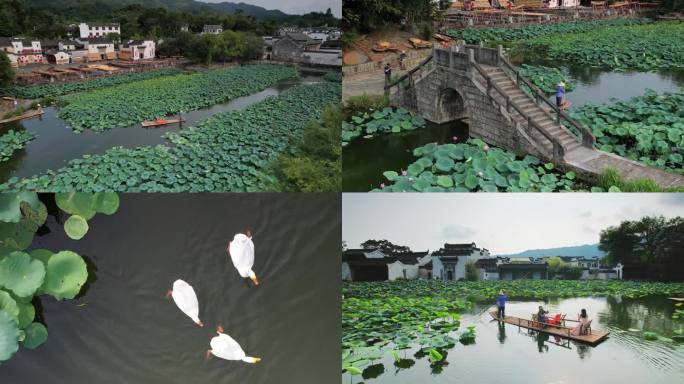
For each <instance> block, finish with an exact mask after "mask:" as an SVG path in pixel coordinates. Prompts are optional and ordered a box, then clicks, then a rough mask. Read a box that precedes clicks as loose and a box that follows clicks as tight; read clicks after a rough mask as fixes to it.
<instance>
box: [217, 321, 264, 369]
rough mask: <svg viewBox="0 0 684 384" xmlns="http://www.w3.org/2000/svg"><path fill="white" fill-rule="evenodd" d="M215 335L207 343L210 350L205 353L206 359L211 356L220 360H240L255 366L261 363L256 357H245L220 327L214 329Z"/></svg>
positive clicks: (240, 348) (238, 346)
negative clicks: (216, 334)
mask: <svg viewBox="0 0 684 384" xmlns="http://www.w3.org/2000/svg"><path fill="white" fill-rule="evenodd" d="M216 333H218V336H215V337H214V338H213V339H211V341H210V342H209V345H210V346H211V349H210V350H208V351H207V358H208V357H209V356H210V355H212V354H213V355H214V356H216V357H220V358H221V359H225V360H242V361H244V362H245V363H250V364H255V363H258V362H260V361H261V359H260V358H258V357H250V356H247V355H246V354H245V352H244V351H243V350H242V347H240V344H238V343H237V341H235V340H233V338H232V337H230V336H228V335H226V334H225V333H223V328H222V327H218V328H216Z"/></svg>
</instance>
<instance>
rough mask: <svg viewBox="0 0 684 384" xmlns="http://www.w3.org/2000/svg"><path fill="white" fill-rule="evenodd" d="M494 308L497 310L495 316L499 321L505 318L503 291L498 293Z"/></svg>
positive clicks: (504, 296)
mask: <svg viewBox="0 0 684 384" xmlns="http://www.w3.org/2000/svg"><path fill="white" fill-rule="evenodd" d="M496 306H497V308H498V309H499V311H498V314H497V316H498V317H499V318H500V319H503V318H505V317H506V295H504V291H503V289H502V290H500V291H499V297H498V298H497V300H496Z"/></svg>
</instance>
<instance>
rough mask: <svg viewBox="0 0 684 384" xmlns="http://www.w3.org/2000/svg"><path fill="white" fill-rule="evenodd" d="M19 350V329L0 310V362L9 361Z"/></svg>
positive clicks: (8, 316)
mask: <svg viewBox="0 0 684 384" xmlns="http://www.w3.org/2000/svg"><path fill="white" fill-rule="evenodd" d="M18 350H19V328H18V327H17V323H16V322H15V321H14V320H13V319H12V318H11V317H10V315H8V314H7V313H6V312H5V311H2V310H0V361H6V360H9V358H10V357H12V355H14V354H15V353H16V352H17V351H18Z"/></svg>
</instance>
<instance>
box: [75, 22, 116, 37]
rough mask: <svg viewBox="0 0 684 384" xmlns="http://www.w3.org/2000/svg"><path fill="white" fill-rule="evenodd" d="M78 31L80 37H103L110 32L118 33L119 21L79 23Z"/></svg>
mask: <svg viewBox="0 0 684 384" xmlns="http://www.w3.org/2000/svg"><path fill="white" fill-rule="evenodd" d="M78 31H79V36H80V38H81V39H89V38H94V37H105V36H107V35H108V34H110V33H116V34H119V35H120V34H121V25H120V24H119V23H80V24H79V25H78Z"/></svg>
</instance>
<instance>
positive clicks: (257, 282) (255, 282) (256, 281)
mask: <svg viewBox="0 0 684 384" xmlns="http://www.w3.org/2000/svg"><path fill="white" fill-rule="evenodd" d="M250 278H251V279H252V281H253V282H254V285H259V280H257V277H256V276H253V277H250Z"/></svg>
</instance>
